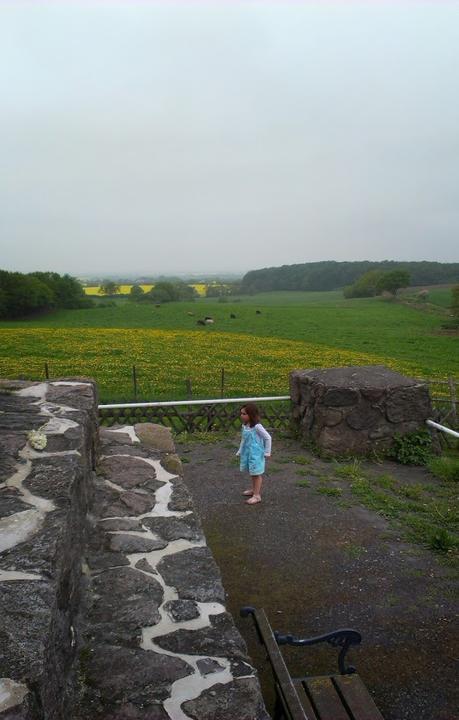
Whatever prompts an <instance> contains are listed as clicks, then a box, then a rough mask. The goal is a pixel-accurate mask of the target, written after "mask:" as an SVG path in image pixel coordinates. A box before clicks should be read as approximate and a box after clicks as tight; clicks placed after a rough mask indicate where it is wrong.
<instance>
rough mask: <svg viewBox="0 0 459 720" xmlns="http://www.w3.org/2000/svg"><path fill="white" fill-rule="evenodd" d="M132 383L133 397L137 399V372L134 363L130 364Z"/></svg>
mask: <svg viewBox="0 0 459 720" xmlns="http://www.w3.org/2000/svg"><path fill="white" fill-rule="evenodd" d="M132 384H133V386H134V399H135V400H137V372H136V369H135V365H133V366H132Z"/></svg>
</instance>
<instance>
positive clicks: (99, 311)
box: [0, 288, 459, 400]
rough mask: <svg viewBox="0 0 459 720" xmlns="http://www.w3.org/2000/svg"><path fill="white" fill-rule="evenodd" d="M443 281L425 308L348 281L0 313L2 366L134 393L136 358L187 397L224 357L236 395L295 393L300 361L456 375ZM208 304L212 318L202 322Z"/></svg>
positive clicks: (152, 378)
mask: <svg viewBox="0 0 459 720" xmlns="http://www.w3.org/2000/svg"><path fill="white" fill-rule="evenodd" d="M435 292H437V290H432V291H431V295H429V302H428V303H427V304H426V306H425V307H423V308H420V307H419V306H413V305H410V304H402V303H399V302H391V301H387V300H382V299H381V298H371V299H353V300H344V299H343V296H342V294H341V293H339V292H329V293H299V292H278V293H274V292H273V293H264V294H260V295H255V296H251V297H243V298H240V300H239V301H231V302H223V303H222V302H220V303H219V302H216V301H215V300H214V299H199V300H197V301H195V302H193V303H169V304H164V305H162V306H160V307H155V306H154V305H153V306H152V305H148V304H139V305H136V304H133V303H130V302H128V301H126V300H117V301H116V304H115V305H114V306H108V307H107V306H105V305H104V303H102V304H101V303H99V304H98V305H97V307H95V308H93V309H85V310H68V311H59V312H56V313H54V314H51V315H46V316H42V317H39V318H35V319H33V320H32V319H30V320H26V321H16V322H1V323H0V338H1V340H2V342H1V349H0V372H1V374H2V376H3V377H15V376H16V377H17V376H18V375H22V376H24V377H27V378H29V377H37V378H40V377H43V368H44V363H45V361H47V362H49V365H50V370H51V373H52V374H53V375H54V376H57V375H64V374H78V373H82V374H88V375H92V376H94V377H95V378H96V379H97V381H98V382H99V385H100V388H101V393H102V397H103V399H104V400H109V399H112V398H113V399H125V398H126V399H127V398H130V397H131V396H132V392H131V386H130V382H131V380H130V377H131V369H132V365H133V364H136V366H138V368H139V373H140V374H141V375H143V378H144V379H145V381H144V382H143V385H142V387H141V394H142V396H144V397H151V393H153V394H154V395H155V397H173V398H177V399H178V398H179V397H182V396H183V393H184V389H183V388H184V380H185V378H187V377H190V378H191V379H192V380H193V383H194V388H196V390H195V392H196V394H197V396H206V395H208V394H209V393H212V394H213V395H215V394H216V393H217V392H218V381H217V380H216V378H217V376H218V373H219V372H220V368H221V367H225V370H226V371H227V377H228V392H229V393H230V394H233V393H239V392H240V393H247V394H252V393H253V391H254V390H255V389H257V392H262V391H263V389H265V388H266V390H267V391H268V390H269V392H273V393H276V394H285V393H287V392H288V372H289V370H290V369H292V368H293V367H299V366H301V367H331V366H338V365H346V364H364V363H365V364H374V363H381V362H383V363H386V364H388V365H389V366H390V367H393V368H395V369H400V370H401V371H403V372H406V373H409V374H412V375H415V376H417V377H430V378H445V377H448V376H455V377H457V375H458V370H459V363H458V358H459V352H458V350H459V337H458V336H457V335H456V336H454V335H453V336H452V335H450V334H446V333H443V332H442V331H441V324H442V322H444V320H445V318H447V315H448V311H447V310H446V309H445V307H444V303H445V298H446V297H447V293H448V291H447V290H445V289H444V288H440V289H438V305H434V304H433V302H432V300H433V299H434V293H435ZM435 297H436V296H435ZM442 306H443V307H442ZM257 310H258V311H259V313H257V312H256V311H257ZM190 313H192V314H190ZM231 314H234V315H236V318H234V319H232V318H231V317H230V315H231ZM205 315H209V316H212V317H213V318H214V321H215V322H214V324H213V325H209V326H205V327H201V326H198V325H197V320H198V319H199V318H203V317H204V316H205ZM98 329H100V331H98ZM160 331H161V332H160ZM149 333H150V334H149ZM155 333H156V334H155ZM268 338H269V342H268V341H267V340H266V339H268ZM264 339H265V340H264ZM255 366H256V368H257V377H256V378H255V377H254V373H253V372H252V367H255ZM271 369H272V372H270V370H271ZM116 372H118V373H119V377H118V379H117V377H116ZM147 377H148V378H149V380H148V382H146V378H147ZM211 378H212V379H211Z"/></svg>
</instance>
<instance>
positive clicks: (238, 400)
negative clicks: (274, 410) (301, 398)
mask: <svg viewBox="0 0 459 720" xmlns="http://www.w3.org/2000/svg"><path fill="white" fill-rule="evenodd" d="M272 400H290V395H274V396H271V397H252V398H250V397H248V398H247V397H246V398H221V399H219V400H214V399H211V400H167V401H166V400H165V401H164V402H146V403H114V404H112V405H99V406H98V407H99V410H113V409H116V408H142V407H171V406H172V405H174V406H176V405H223V404H226V403H248V402H267V401H272Z"/></svg>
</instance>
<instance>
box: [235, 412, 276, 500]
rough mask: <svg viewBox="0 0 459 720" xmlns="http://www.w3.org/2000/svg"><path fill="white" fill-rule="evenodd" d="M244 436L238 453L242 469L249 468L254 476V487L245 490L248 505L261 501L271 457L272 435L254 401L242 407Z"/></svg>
mask: <svg viewBox="0 0 459 720" xmlns="http://www.w3.org/2000/svg"><path fill="white" fill-rule="evenodd" d="M241 420H242V437H241V444H240V446H239V450H238V451H237V453H236V455H237V456H239V457H240V470H241V472H243V471H244V470H247V471H248V472H249V473H250V475H251V477H252V488H251V489H249V490H244V492H243V495H248V496H249V499H248V500H246V503H247V505H255V504H256V503H259V502H261V496H260V491H261V483H262V482H263V473H264V471H265V458H267V457H271V435H270V434H269V433H268V432H266V430H265V429H264V427H263V425H262V424H261V423H260V413H259V412H258V408H257V406H256V405H254V404H253V403H247V405H244V407H242V408H241Z"/></svg>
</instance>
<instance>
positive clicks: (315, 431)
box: [290, 365, 433, 456]
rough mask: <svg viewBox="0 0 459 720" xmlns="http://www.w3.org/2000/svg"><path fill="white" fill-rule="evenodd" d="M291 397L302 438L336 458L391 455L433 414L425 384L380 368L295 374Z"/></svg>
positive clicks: (292, 376)
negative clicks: (402, 438) (396, 445)
mask: <svg viewBox="0 0 459 720" xmlns="http://www.w3.org/2000/svg"><path fill="white" fill-rule="evenodd" d="M290 392H291V399H292V404H293V411H292V412H293V422H294V425H295V426H296V428H297V430H298V431H299V433H300V435H301V436H302V438H303V439H304V440H305V441H306V442H310V443H313V444H314V445H315V446H316V447H318V448H319V449H320V450H321V451H323V452H324V453H327V454H330V455H335V456H345V455H368V454H369V453H371V452H372V451H387V450H389V449H390V448H391V447H392V446H393V443H394V436H395V435H405V434H407V433H411V432H415V431H418V430H425V429H426V425H425V421H426V420H427V419H428V418H429V417H430V418H432V412H433V411H432V406H431V401H430V396H429V390H428V387H427V385H426V384H424V383H420V382H418V381H416V380H413V379H412V378H408V377H405V376H404V375H400V373H396V372H393V371H392V370H389V369H388V368H386V367H384V366H381V365H372V366H367V367H344V368H331V369H328V370H295V371H294V372H292V373H291V375H290Z"/></svg>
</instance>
